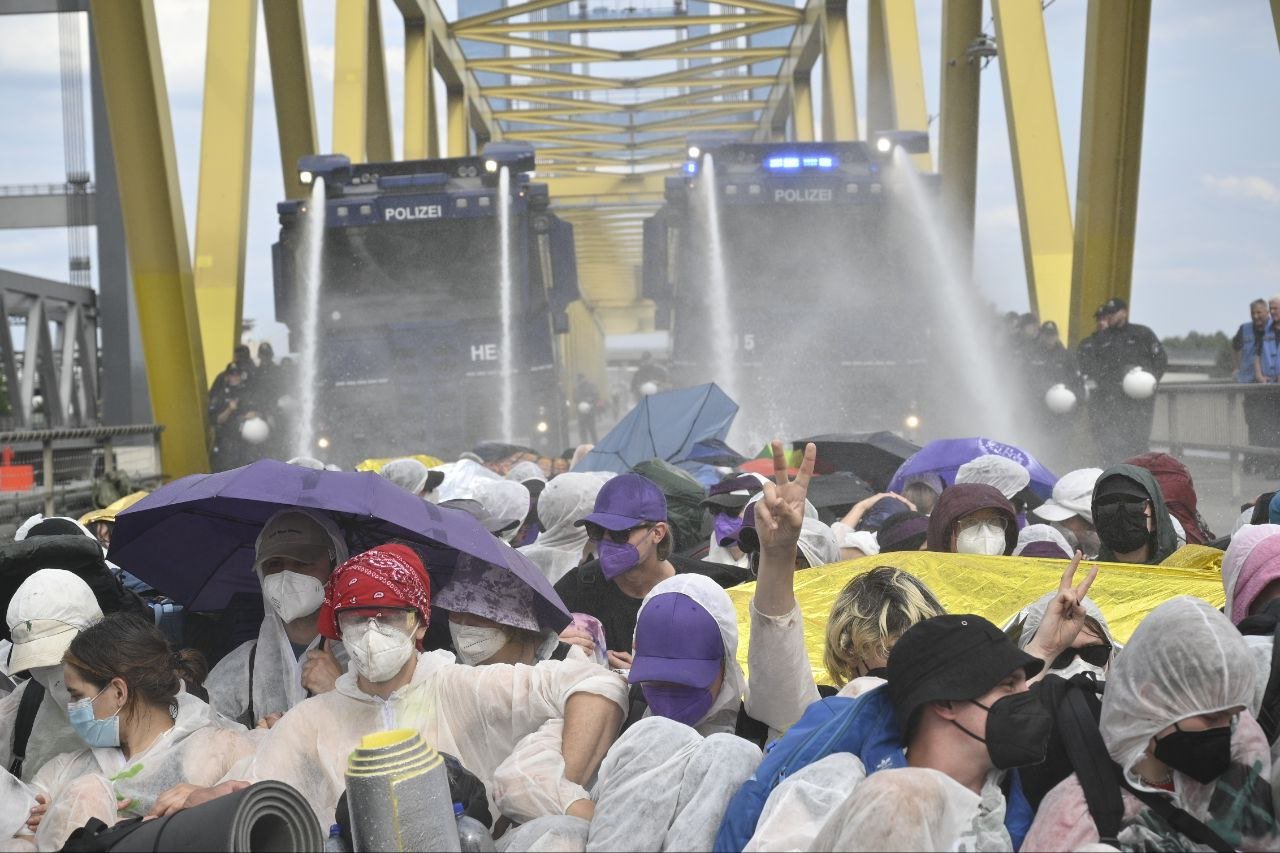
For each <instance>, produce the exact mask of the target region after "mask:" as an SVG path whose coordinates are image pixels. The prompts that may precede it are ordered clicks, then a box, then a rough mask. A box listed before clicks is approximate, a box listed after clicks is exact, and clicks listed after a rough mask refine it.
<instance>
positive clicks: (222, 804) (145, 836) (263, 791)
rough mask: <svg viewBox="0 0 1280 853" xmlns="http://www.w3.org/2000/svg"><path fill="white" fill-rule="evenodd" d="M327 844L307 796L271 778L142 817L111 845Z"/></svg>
mask: <svg viewBox="0 0 1280 853" xmlns="http://www.w3.org/2000/svg"><path fill="white" fill-rule="evenodd" d="M323 846H324V835H323V834H322V833H321V831H320V824H319V822H317V821H316V815H315V812H313V811H312V810H311V806H310V805H309V804H308V803H307V801H306V800H305V799H303V797H302V795H301V794H299V793H298V792H297V791H296V790H294V789H293V788H292V787H290V786H288V785H286V784H285V783H283V782H273V781H267V782H258V783H257V784H254V785H250V786H249V787H247V788H244V789H242V790H239V791H236V792H235V793H234V794H227V795H226V796H225V797H219V798H218V799H216V800H210V801H209V802H207V803H204V804H203V805H199V806H196V807H194V808H190V809H183V810H182V811H180V812H175V813H173V814H171V815H169V816H167V817H162V818H158V819H156V820H148V821H143V822H142V823H141V824H140V825H139V826H138V828H137V829H135V830H134V831H133V832H130V833H129V834H128V835H126V836H125V837H124V838H122V839H120V841H119V842H118V843H117V844H115V845H114V846H112V847H111V850H113V851H121V853H133V851H137V853H142V851H152V850H169V851H178V853H181V851H187V850H191V851H196V850H212V851H220V853H249V851H255V853H256V851H274V852H275V853H303V851H312V850H320V849H321V848H322V847H323Z"/></svg>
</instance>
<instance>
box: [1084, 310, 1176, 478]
mask: <svg viewBox="0 0 1280 853" xmlns="http://www.w3.org/2000/svg"><path fill="white" fill-rule="evenodd" d="M1098 315H1099V316H1098V319H1099V326H1101V324H1102V323H1103V322H1105V323H1106V327H1105V328H1104V329H1100V330H1099V331H1098V332H1096V333H1094V334H1092V335H1090V336H1089V337H1088V338H1086V339H1085V340H1083V341H1081V342H1080V347H1079V349H1078V350H1077V355H1076V358H1077V361H1078V363H1079V367H1080V372H1081V374H1083V375H1084V376H1085V378H1086V382H1087V383H1088V385H1089V387H1090V388H1091V389H1092V393H1091V395H1090V398H1089V426H1090V429H1091V430H1092V432H1093V438H1094V441H1095V442H1096V443H1097V445H1098V451H1099V453H1100V454H1101V456H1102V459H1103V460H1104V461H1105V462H1106V463H1107V464H1115V463H1117V462H1120V461H1122V460H1125V459H1129V458H1131V457H1133V456H1138V455H1140V454H1142V453H1146V452H1147V451H1148V449H1149V445H1150V438H1151V420H1152V417H1153V415H1154V414H1155V398H1154V396H1153V397H1148V398H1146V399H1145V400H1135V399H1133V398H1131V397H1129V396H1128V395H1127V394H1125V392H1124V377H1125V374H1127V373H1128V372H1129V371H1130V370H1131V369H1132V368H1134V367H1141V368H1142V369H1143V370H1145V371H1147V372H1148V373H1150V374H1152V375H1153V376H1155V378H1156V379H1157V380H1159V379H1160V378H1161V377H1162V376H1164V372H1165V368H1167V367H1168V366H1169V357H1168V355H1167V354H1166V353H1165V350H1164V346H1163V345H1161V343H1160V339H1159V338H1157V337H1156V334H1155V332H1153V331H1151V330H1150V329H1148V328H1147V327H1146V326H1139V325H1137V324H1136V323H1130V322H1129V305H1128V304H1127V303H1126V302H1125V301H1124V300H1123V299H1121V298H1120V297H1118V296H1113V297H1112V298H1111V299H1109V300H1107V302H1106V303H1105V304H1104V305H1103V306H1102V307H1101V308H1100V309H1098Z"/></svg>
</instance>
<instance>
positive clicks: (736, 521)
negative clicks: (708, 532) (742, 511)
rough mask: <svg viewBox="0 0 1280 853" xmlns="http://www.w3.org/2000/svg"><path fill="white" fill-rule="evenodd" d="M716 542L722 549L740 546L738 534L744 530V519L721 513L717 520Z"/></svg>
mask: <svg viewBox="0 0 1280 853" xmlns="http://www.w3.org/2000/svg"><path fill="white" fill-rule="evenodd" d="M715 528H716V542H717V544H719V545H720V546H721V547H723V546H725V545H737V544H738V532H739V531H741V530H742V517H741V516H739V517H737V518H734V517H733V516H731V515H725V514H724V513H719V514H718V515H716V520H715Z"/></svg>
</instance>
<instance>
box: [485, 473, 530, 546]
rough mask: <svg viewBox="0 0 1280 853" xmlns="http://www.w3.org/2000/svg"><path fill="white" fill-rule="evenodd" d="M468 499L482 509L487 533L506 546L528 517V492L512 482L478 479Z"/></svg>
mask: <svg viewBox="0 0 1280 853" xmlns="http://www.w3.org/2000/svg"><path fill="white" fill-rule="evenodd" d="M471 499H472V500H474V501H476V502H477V503H478V504H480V506H482V507H484V511H485V514H486V515H487V516H488V518H489V519H490V521H489V523H488V524H486V526H487V527H488V528H489V532H490V533H492V534H493V535H494V536H496V537H498V538H499V539H501V540H502V541H503V542H506V543H508V544H510V542H511V540H512V539H514V538H515V535H516V533H518V532H519V530H520V525H521V523H523V522H524V520H525V517H526V516H528V515H529V506H530V502H531V498H530V496H529V490H528V489H526V488H525V487H524V486H523V485H521V484H520V483H516V482H513V481H511V480H477V481H476V482H475V483H474V484H473V486H472V490H471Z"/></svg>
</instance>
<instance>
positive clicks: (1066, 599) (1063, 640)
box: [1027, 551, 1098, 661]
mask: <svg viewBox="0 0 1280 853" xmlns="http://www.w3.org/2000/svg"><path fill="white" fill-rule="evenodd" d="M1083 556H1084V555H1083V554H1081V552H1080V551H1076V555H1075V557H1073V558H1072V560H1071V562H1070V563H1069V564H1068V565H1067V568H1066V569H1065V570H1064V571H1063V573H1062V580H1061V581H1060V582H1059V583H1058V594H1057V595H1056V596H1054V598H1053V600H1052V601H1050V602H1049V606H1048V608H1047V609H1046V610H1045V614H1044V618H1043V619H1042V620H1040V627H1039V628H1037V629H1036V635H1035V637H1033V638H1032V640H1031V645H1029V646H1028V647H1027V653H1028V654H1032V655H1035V656H1036V657H1038V658H1040V659H1041V660H1044V661H1052V660H1053V659H1054V658H1056V657H1057V656H1058V655H1059V654H1061V653H1062V652H1063V651H1064V650H1066V649H1067V648H1070V646H1071V644H1072V643H1074V642H1075V641H1076V637H1078V636H1079V635H1080V630H1081V629H1082V628H1084V617H1085V615H1086V613H1085V609H1084V604H1082V602H1083V601H1084V597H1085V596H1086V595H1088V594H1089V587H1091V586H1093V582H1094V580H1095V579H1096V578H1097V577H1098V567H1097V566H1096V565H1095V566H1093V567H1091V568H1090V569H1089V572H1088V574H1086V575H1085V577H1084V580H1082V581H1080V583H1076V582H1075V578H1076V572H1077V571H1078V570H1079V568H1080V560H1081V558H1082V557H1083Z"/></svg>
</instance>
